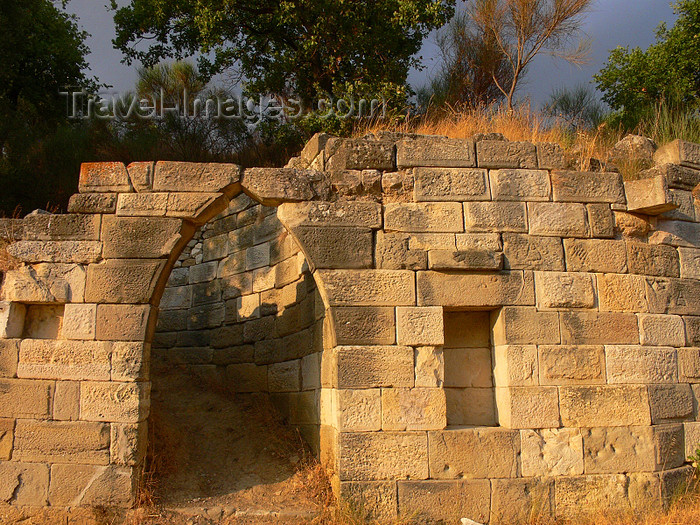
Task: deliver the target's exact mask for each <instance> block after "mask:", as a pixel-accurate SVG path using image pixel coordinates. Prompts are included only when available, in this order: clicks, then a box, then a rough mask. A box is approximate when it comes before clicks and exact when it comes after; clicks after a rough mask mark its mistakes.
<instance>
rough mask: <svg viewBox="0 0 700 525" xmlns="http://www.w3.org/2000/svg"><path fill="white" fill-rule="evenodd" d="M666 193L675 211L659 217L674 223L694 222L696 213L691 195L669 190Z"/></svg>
mask: <svg viewBox="0 0 700 525" xmlns="http://www.w3.org/2000/svg"><path fill="white" fill-rule="evenodd" d="M668 191H669V194H670V195H669V198H670V201H671V202H672V203H673V204H674V205H675V209H673V210H671V211H667V212H665V213H663V214H662V215H661V217H662V218H664V219H672V220H676V221H691V222H695V220H696V215H697V212H696V206H695V197H693V194H692V193H691V192H690V191H685V190H675V189H670V190H668Z"/></svg>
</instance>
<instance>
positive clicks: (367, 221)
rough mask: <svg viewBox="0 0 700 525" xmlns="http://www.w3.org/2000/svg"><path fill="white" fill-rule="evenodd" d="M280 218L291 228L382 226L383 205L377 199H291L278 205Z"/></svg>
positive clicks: (376, 227) (375, 227)
mask: <svg viewBox="0 0 700 525" xmlns="http://www.w3.org/2000/svg"><path fill="white" fill-rule="evenodd" d="M277 217H278V219H279V220H280V221H281V222H282V223H284V224H285V225H286V226H287V228H292V227H294V226H353V227H357V228H372V229H378V228H381V226H382V206H381V204H379V203H377V202H362V201H337V202H325V201H315V202H293V203H292V202H289V203H284V204H282V205H280V206H279V207H278V208H277Z"/></svg>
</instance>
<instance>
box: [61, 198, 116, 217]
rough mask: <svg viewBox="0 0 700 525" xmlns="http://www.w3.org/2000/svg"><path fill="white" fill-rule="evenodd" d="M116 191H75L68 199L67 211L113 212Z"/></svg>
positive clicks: (114, 209)
mask: <svg viewBox="0 0 700 525" xmlns="http://www.w3.org/2000/svg"><path fill="white" fill-rule="evenodd" d="M116 211H117V194H116V193H76V194H74V195H71V197H70V199H69V200H68V213H114V212H116Z"/></svg>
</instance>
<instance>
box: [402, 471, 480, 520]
mask: <svg viewBox="0 0 700 525" xmlns="http://www.w3.org/2000/svg"><path fill="white" fill-rule="evenodd" d="M490 492H491V485H490V484H489V481H488V480H486V479H479V480H469V481H434V480H429V481H399V482H398V498H399V515H400V516H404V517H406V518H407V519H410V520H412V521H414V522H418V523H445V521H448V522H449V523H461V521H460V520H461V519H463V518H467V519H470V520H475V521H476V522H478V523H484V522H486V521H487V520H488V516H489V502H490V498H491V494H490Z"/></svg>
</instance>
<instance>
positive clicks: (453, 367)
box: [443, 345, 493, 388]
mask: <svg viewBox="0 0 700 525" xmlns="http://www.w3.org/2000/svg"><path fill="white" fill-rule="evenodd" d="M443 354H444V358H445V386H447V387H456V388H467V387H475V388H489V387H492V386H493V373H492V368H493V365H492V360H491V347H490V345H489V346H487V347H484V348H445V349H444V350H443Z"/></svg>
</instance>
